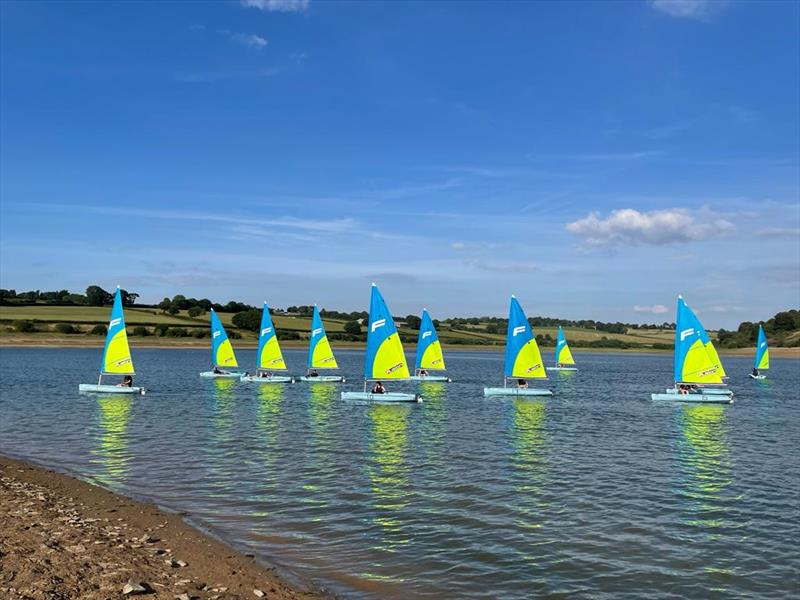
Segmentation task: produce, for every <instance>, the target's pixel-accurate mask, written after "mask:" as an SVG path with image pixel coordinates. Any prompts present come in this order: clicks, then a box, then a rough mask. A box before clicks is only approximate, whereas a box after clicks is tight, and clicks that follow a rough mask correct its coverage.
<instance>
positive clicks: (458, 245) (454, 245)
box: [450, 242, 466, 250]
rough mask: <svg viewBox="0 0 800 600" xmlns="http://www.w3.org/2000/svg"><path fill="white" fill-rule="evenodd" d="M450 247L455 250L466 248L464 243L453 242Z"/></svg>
mask: <svg viewBox="0 0 800 600" xmlns="http://www.w3.org/2000/svg"><path fill="white" fill-rule="evenodd" d="M450 247H451V248H452V249H453V250H463V249H464V248H466V245H465V244H464V242H453V243H452V244H450Z"/></svg>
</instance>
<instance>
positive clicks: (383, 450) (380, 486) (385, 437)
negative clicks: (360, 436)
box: [367, 404, 411, 551]
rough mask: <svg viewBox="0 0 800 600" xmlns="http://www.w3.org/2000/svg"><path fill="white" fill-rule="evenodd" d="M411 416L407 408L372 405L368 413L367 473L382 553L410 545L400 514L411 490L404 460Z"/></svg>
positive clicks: (406, 406) (409, 408)
mask: <svg viewBox="0 0 800 600" xmlns="http://www.w3.org/2000/svg"><path fill="white" fill-rule="evenodd" d="M410 413H411V407H410V406H409V405H402V406H393V405H389V404H373V405H372V406H371V407H370V408H369V411H368V414H369V418H370V420H371V422H372V431H371V436H370V440H369V446H368V448H369V454H370V456H369V458H370V460H369V462H368V463H367V473H368V475H369V479H370V482H371V484H372V488H371V491H372V495H373V497H374V498H375V502H374V505H373V506H374V509H375V516H374V517H373V522H374V523H376V524H377V525H379V526H380V527H381V529H382V531H383V533H384V535H385V539H384V541H383V542H382V545H381V546H380V549H382V550H388V551H393V550H394V549H395V548H396V547H397V546H401V545H405V544H408V543H409V542H410V537H409V534H408V532H407V531H405V530H404V529H403V524H402V519H401V513H402V511H403V510H404V509H405V507H406V506H407V505H408V497H409V488H410V484H409V466H408V462H407V460H406V453H407V452H408V416H409V414H410Z"/></svg>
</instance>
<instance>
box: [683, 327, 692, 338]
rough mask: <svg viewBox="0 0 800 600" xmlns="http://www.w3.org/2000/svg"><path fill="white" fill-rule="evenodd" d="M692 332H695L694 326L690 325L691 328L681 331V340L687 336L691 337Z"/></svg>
mask: <svg viewBox="0 0 800 600" xmlns="http://www.w3.org/2000/svg"><path fill="white" fill-rule="evenodd" d="M692 334H694V328H693V327H689V329H684V330H683V331H681V341H683V340H685V339H686V338H687V337H689V336H690V335H692Z"/></svg>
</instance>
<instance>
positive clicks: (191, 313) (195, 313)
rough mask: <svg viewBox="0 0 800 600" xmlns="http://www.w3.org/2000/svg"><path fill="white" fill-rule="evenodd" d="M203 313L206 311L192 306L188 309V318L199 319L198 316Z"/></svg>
mask: <svg viewBox="0 0 800 600" xmlns="http://www.w3.org/2000/svg"><path fill="white" fill-rule="evenodd" d="M204 312H206V311H204V310H203V309H202V308H200V307H199V306H193V307H192V308H190V309H189V316H190V317H192V318H193V319H194V318H195V317H199V316H200V315H202V314H203V313H204Z"/></svg>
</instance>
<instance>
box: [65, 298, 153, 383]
mask: <svg viewBox="0 0 800 600" xmlns="http://www.w3.org/2000/svg"><path fill="white" fill-rule="evenodd" d="M103 375H122V376H125V375H129V376H130V377H131V381H132V378H133V375H134V370H133V360H132V359H131V349H130V347H129V346H128V333H127V331H126V330H125V315H124V313H123V312H122V295H121V294H120V291H119V286H117V291H116V293H115V294H114V305H113V307H112V308H111V319H110V320H109V322H108V333H107V334H106V345H105V348H104V349H103V362H102V363H101V364H100V376H99V377H98V379H97V384H93V383H81V384H79V385H78V391H79V392H101V393H104V394H144V388H141V387H133V386H132V385H115V384H114V385H108V384H105V385H103Z"/></svg>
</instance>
